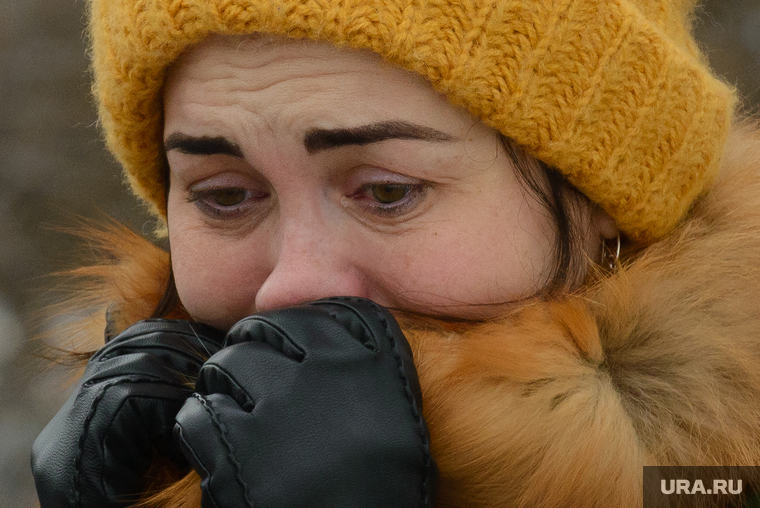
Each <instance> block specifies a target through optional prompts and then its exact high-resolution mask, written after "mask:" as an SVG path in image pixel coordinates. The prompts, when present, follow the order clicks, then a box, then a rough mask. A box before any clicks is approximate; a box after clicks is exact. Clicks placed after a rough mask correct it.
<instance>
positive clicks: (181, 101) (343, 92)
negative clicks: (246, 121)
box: [164, 36, 476, 134]
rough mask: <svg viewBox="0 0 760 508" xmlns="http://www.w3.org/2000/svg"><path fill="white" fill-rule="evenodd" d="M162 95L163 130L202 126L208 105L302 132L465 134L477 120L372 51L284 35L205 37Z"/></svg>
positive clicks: (177, 68) (209, 109)
mask: <svg viewBox="0 0 760 508" xmlns="http://www.w3.org/2000/svg"><path fill="white" fill-rule="evenodd" d="M164 92H165V94H164V101H165V113H166V119H167V128H169V127H171V125H172V124H173V123H175V122H176V121H177V120H178V119H179V121H181V122H188V121H191V122H198V121H203V122H205V121H208V119H209V117H211V116H213V115H214V114H215V113H214V111H213V109H214V108H217V111H218V110H221V109H226V110H227V111H229V110H233V111H237V112H239V111H246V112H248V113H251V114H252V115H253V116H256V117H257V118H258V119H257V120H255V121H258V120H259V119H262V118H265V119H267V120H266V121H276V122H277V123H278V124H281V123H284V124H287V125H289V126H293V125H295V128H297V129H298V130H301V131H304V132H305V131H307V130H309V129H313V128H327V129H331V128H343V127H353V126H356V125H364V124H372V123H377V122H384V121H389V120H407V121H415V122H432V123H433V124H437V125H440V126H442V125H446V126H447V127H449V128H452V129H454V130H456V131H464V130H466V129H470V128H471V127H472V124H473V123H474V122H475V121H476V120H474V119H473V118H472V117H471V116H470V115H469V114H468V113H466V112H465V111H464V110H462V109H460V108H456V107H454V106H452V105H451V104H449V103H448V101H447V100H446V98H445V97H444V96H443V95H442V94H440V93H438V92H436V91H435V90H434V89H433V88H432V86H431V85H430V84H429V83H428V82H427V81H425V80H424V78H422V77H420V76H419V75H417V74H414V73H411V72H409V71H406V70H404V69H401V68H399V67H396V66H393V65H391V64H388V63H386V62H384V61H383V60H382V59H381V58H380V57H379V56H377V55H376V54H374V53H370V52H367V51H358V50H352V49H348V48H337V47H334V46H332V45H330V44H326V43H321V42H314V41H304V40H290V39H286V38H273V37H253V38H249V37H238V36H212V37H210V38H208V39H207V40H206V41H204V42H202V43H201V44H199V45H198V46H195V47H194V48H193V49H192V50H190V51H189V52H187V53H186V54H184V55H183V56H182V58H180V59H179V60H178V62H177V63H176V64H175V66H174V67H173V69H172V71H171V73H170V75H169V77H168V79H167V83H166V87H165V90H164ZM225 117H226V116H225V115H222V116H221V118H220V120H222V121H224V118H225ZM291 130H292V129H291ZM458 134H462V132H460V133H458Z"/></svg>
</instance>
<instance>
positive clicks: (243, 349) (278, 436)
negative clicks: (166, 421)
mask: <svg viewBox="0 0 760 508" xmlns="http://www.w3.org/2000/svg"><path fill="white" fill-rule="evenodd" d="M196 389H197V392H198V393H196V394H194V397H192V398H190V399H188V400H187V402H186V403H185V405H184V406H183V407H182V410H180V412H179V413H178V414H177V426H176V427H175V432H176V435H177V437H178V439H179V440H180V442H181V444H182V450H183V452H184V453H185V456H186V457H187V458H188V460H189V461H190V462H191V464H192V465H193V467H194V468H195V470H196V471H197V472H198V473H199V474H200V475H201V477H202V479H203V480H202V484H201V486H202V490H203V501H202V505H203V507H204V508H243V507H245V508H252V507H262V508H285V507H294V508H295V507H298V508H302V507H304V506H309V507H312V508H314V507H325V508H372V507H377V508H389V507H404V508H407V507H415V508H416V507H423V506H432V504H433V497H434V489H435V481H436V474H437V473H436V468H435V463H434V462H433V460H432V458H431V456H430V447H429V434H428V431H427V426H426V424H425V421H424V420H423V418H422V400H421V395H420V387H419V382H418V380H417V373H416V371H415V368H414V364H413V362H412V353H411V350H410V348H409V345H408V343H407V342H406V339H405V338H404V335H403V334H402V333H401V330H400V329H399V327H398V325H397V324H396V322H395V320H394V319H393V317H392V316H391V314H390V313H389V312H388V311H386V310H385V309H383V308H381V307H378V306H377V305H375V304H374V303H372V302H370V301H369V300H364V299H361V298H330V299H326V300H320V301H317V302H312V303H310V304H306V305H304V306H300V307H295V308H289V309H283V310H277V311H272V312H266V313H263V314H259V315H254V316H250V317H248V318H245V319H243V320H242V321H240V322H238V323H237V324H236V325H235V326H233V327H232V329H231V330H230V331H229V333H228V334H227V338H226V339H225V348H224V349H222V350H221V351H220V352H219V353H217V354H215V355H214V356H213V357H211V358H210V359H209V360H208V361H207V362H206V363H205V364H204V365H203V368H202V369H201V372H200V375H199V378H198V384H197V386H196Z"/></svg>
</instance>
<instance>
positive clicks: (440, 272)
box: [381, 205, 553, 318]
mask: <svg viewBox="0 0 760 508" xmlns="http://www.w3.org/2000/svg"><path fill="white" fill-rule="evenodd" d="M528 208H529V207H527V205H526V208H522V207H520V206H519V205H518V206H517V208H516V209H515V208H510V210H514V211H515V212H516V213H511V214H510V213H505V211H504V210H505V208H503V207H494V208H492V209H491V212H489V211H488V209H487V207H484V206H481V207H480V208H477V207H473V208H472V209H471V211H469V212H463V213H461V214H459V215H458V217H457V218H456V219H455V220H452V221H451V222H449V223H448V224H447V225H446V227H438V228H436V231H435V232H432V231H431V232H428V233H426V234H424V235H420V236H418V237H417V238H416V239H415V242H414V245H409V246H408V248H406V249H403V250H404V251H405V252H406V253H405V254H402V253H399V256H398V261H397V263H395V267H396V270H395V274H394V279H395V280H396V281H397V285H398V287H400V288H401V291H400V292H399V294H401V295H404V300H403V301H402V302H400V305H401V306H402V307H407V308H413V309H415V310H424V311H433V312H435V311H436V310H438V311H440V310H443V309H446V313H447V314H449V315H453V316H457V317H463V318H468V317H478V318H482V317H489V316H488V315H483V314H482V312H488V310H487V309H484V308H483V307H478V306H482V305H484V304H486V305H489V304H500V303H506V302H512V301H516V300H519V299H522V298H526V297H529V296H531V295H533V294H535V293H536V292H537V291H538V290H539V289H541V286H542V285H543V283H544V282H545V281H544V280H543V279H544V276H545V273H546V271H547V270H548V269H549V267H550V264H551V260H552V246H553V244H552V241H553V237H551V235H547V231H551V226H550V225H549V224H548V223H547V221H546V220H545V219H544V218H543V217H542V216H540V215H537V214H534V213H529V212H530V210H529V209H528ZM473 225H479V227H473ZM381 266H382V265H381ZM468 306H471V307H468ZM494 312H495V313H496V314H498V313H499V312H501V310H499V309H494Z"/></svg>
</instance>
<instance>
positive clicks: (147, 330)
mask: <svg viewBox="0 0 760 508" xmlns="http://www.w3.org/2000/svg"><path fill="white" fill-rule="evenodd" d="M223 340H224V333H223V332H221V331H219V330H216V329H214V328H211V327H209V326H205V325H201V324H198V323H190V322H188V321H182V320H162V319H156V320H146V321H140V322H138V323H136V324H134V325H132V326H131V327H129V328H127V329H126V330H124V332H122V333H121V334H119V335H118V336H117V337H115V338H114V339H112V340H111V341H110V342H109V343H108V344H107V345H106V346H104V347H103V348H101V349H100V350H99V351H98V352H97V353H96V354H95V355H94V356H93V360H96V361H97V360H98V359H108V358H114V357H117V356H121V355H125V354H131V353H133V352H134V351H136V350H145V351H152V352H154V354H156V355H157V356H162V355H167V356H184V357H187V358H188V359H191V360H196V361H199V362H200V363H203V361H205V360H206V359H207V358H209V357H210V356H212V355H213V354H214V353H216V352H217V351H219V349H221V344H222V341H223Z"/></svg>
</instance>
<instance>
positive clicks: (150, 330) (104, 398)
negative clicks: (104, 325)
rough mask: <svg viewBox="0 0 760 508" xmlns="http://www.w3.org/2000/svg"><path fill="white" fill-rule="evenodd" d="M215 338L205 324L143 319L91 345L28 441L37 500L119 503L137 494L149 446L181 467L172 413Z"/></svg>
mask: <svg viewBox="0 0 760 508" xmlns="http://www.w3.org/2000/svg"><path fill="white" fill-rule="evenodd" d="M223 338H224V333H223V332H220V331H219V330H216V329H213V328H210V327H208V326H204V325H199V324H194V323H189V322H187V321H172V320H164V319H151V320H147V321H141V322H139V323H137V324H135V325H133V326H131V327H129V328H127V329H126V330H125V331H124V332H122V333H121V334H120V335H118V336H117V337H115V338H114V339H112V340H110V341H109V342H108V343H107V344H106V345H105V346H104V347H103V348H101V349H100V350H99V351H98V352H97V353H95V355H93V357H92V358H90V361H89V362H88V364H87V367H86V369H85V372H84V375H83V376H82V379H81V381H80V385H79V387H78V389H77V390H76V391H75V393H74V394H73V395H72V396H71V398H69V400H68V401H67V402H66V404H65V405H64V406H63V407H62V408H61V410H60V411H59V412H58V414H56V415H55V417H54V418H53V419H52V420H51V421H50V423H48V425H47V427H45V429H44V430H43V431H42V433H41V434H40V435H39V436H38V437H37V440H36V441H35V442H34V446H33V448H32V471H33V473H34V480H35V484H36V486H37V494H38V496H39V500H40V507H41V508H74V507H76V508H111V507H117V506H126V505H128V504H130V502H134V501H135V500H136V499H137V498H138V497H139V495H140V494H142V492H143V490H144V488H145V480H144V478H143V475H144V474H145V472H146V471H147V470H148V468H149V467H150V464H151V462H152V460H153V459H154V457H155V455H156V454H159V455H162V456H164V457H166V458H168V459H169V460H173V461H175V462H176V463H178V464H179V465H181V466H183V467H185V468H187V462H186V461H185V460H184V457H183V456H182V454H181V453H180V451H179V450H178V448H177V444H176V441H175V440H174V439H173V436H172V428H173V427H174V417H175V415H176V414H177V411H178V410H179V409H180V407H182V404H183V403H184V401H185V400H186V399H187V398H188V397H189V396H190V395H191V394H192V389H191V388H189V387H188V386H187V383H188V382H192V380H193V379H194V378H195V377H196V376H197V373H198V370H199V369H200V367H201V365H202V364H203V362H204V360H205V359H207V358H208V357H209V356H211V355H212V354H214V353H216V352H217V351H218V350H219V348H220V347H221V343H222V340H223ZM191 386H192V385H191Z"/></svg>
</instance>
